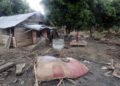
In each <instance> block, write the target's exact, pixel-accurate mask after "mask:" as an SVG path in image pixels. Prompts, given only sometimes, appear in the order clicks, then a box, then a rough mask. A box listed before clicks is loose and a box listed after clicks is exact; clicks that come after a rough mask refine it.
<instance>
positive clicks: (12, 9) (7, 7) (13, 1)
mask: <svg viewBox="0 0 120 86" xmlns="http://www.w3.org/2000/svg"><path fill="white" fill-rule="evenodd" d="M29 10H30V9H29V6H28V4H27V3H26V2H25V0H24V1H23V0H0V16H6V15H13V14H19V13H25V12H28V11H29Z"/></svg>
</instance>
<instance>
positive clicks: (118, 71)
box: [102, 59, 120, 78]
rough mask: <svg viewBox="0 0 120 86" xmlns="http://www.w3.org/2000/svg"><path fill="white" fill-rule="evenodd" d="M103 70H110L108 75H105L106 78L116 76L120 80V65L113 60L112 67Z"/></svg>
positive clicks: (104, 67) (105, 67)
mask: <svg viewBox="0 0 120 86" xmlns="http://www.w3.org/2000/svg"><path fill="white" fill-rule="evenodd" d="M102 69H104V70H109V71H108V72H107V73H105V75H106V76H111V74H112V76H114V77H117V78H120V64H119V63H114V61H113V59H112V60H111V65H110V66H103V67H102Z"/></svg>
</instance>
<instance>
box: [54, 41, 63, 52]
mask: <svg viewBox="0 0 120 86" xmlns="http://www.w3.org/2000/svg"><path fill="white" fill-rule="evenodd" d="M64 45H65V44H64V39H53V43H52V47H53V48H54V49H56V50H61V49H63V48H64Z"/></svg>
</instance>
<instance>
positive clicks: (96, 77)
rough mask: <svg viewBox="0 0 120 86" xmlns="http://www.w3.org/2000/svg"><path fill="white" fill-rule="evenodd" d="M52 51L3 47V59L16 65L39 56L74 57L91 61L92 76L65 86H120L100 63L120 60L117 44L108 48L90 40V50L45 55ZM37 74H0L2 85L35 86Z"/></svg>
mask: <svg viewBox="0 0 120 86" xmlns="http://www.w3.org/2000/svg"><path fill="white" fill-rule="evenodd" d="M48 49H49V48H48V47H46V48H44V49H42V50H36V51H30V49H29V48H27V47H25V48H18V49H12V50H6V49H3V48H2V47H0V60H5V62H8V61H13V62H15V63H22V62H26V63H27V62H30V61H31V60H32V59H33V58H34V57H35V56H36V55H53V56H56V57H58V58H62V57H73V58H76V59H78V60H88V61H91V62H90V63H85V64H86V65H87V66H88V68H89V70H90V71H89V73H88V74H87V75H85V76H83V77H81V78H79V79H76V80H75V82H77V84H76V85H73V84H71V83H70V82H68V81H65V86H120V82H119V79H117V78H115V77H112V76H109V77H107V76H105V75H104V73H105V72H106V71H104V70H102V69H101V67H102V65H101V64H99V63H101V62H102V63H106V62H109V61H110V59H114V61H116V62H119V61H120V47H118V46H116V45H108V44H104V43H100V42H97V41H94V40H88V46H87V47H71V46H67V47H66V48H65V49H63V50H62V51H56V50H53V49H51V50H50V51H49V52H48V53H47V54H43V53H44V52H45V51H46V50H48ZM57 83H58V80H55V81H51V82H45V83H42V85H41V86H56V85H57ZM33 84H34V77H33V71H31V70H29V71H27V72H25V73H24V74H23V75H21V76H16V75H15V68H12V69H10V70H8V71H6V72H3V73H1V74H0V85H1V86H33Z"/></svg>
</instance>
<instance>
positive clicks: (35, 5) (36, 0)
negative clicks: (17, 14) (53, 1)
mask: <svg viewBox="0 0 120 86" xmlns="http://www.w3.org/2000/svg"><path fill="white" fill-rule="evenodd" d="M26 1H27V2H28V3H29V6H30V7H31V9H33V10H35V11H39V12H41V13H42V14H43V15H45V12H44V6H43V5H42V4H40V2H41V1H42V0H26Z"/></svg>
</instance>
